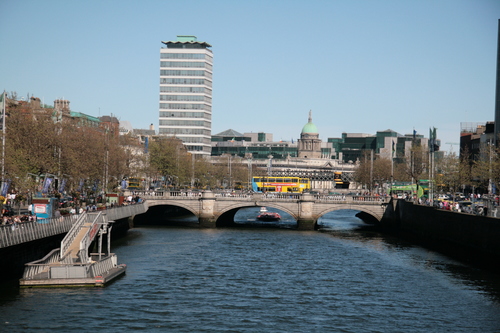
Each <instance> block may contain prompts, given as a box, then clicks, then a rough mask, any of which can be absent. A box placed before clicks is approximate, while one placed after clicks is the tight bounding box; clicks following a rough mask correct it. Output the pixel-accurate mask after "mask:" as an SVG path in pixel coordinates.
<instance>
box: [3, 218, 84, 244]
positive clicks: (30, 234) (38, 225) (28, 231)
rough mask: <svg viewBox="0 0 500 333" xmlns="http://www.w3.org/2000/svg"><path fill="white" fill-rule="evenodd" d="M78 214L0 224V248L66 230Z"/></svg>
mask: <svg viewBox="0 0 500 333" xmlns="http://www.w3.org/2000/svg"><path fill="white" fill-rule="evenodd" d="M77 218H78V215H68V216H64V217H58V218H53V219H43V220H38V221H32V222H21V223H15V224H10V225H3V226H0V248H3V247H8V246H13V245H17V244H21V243H26V242H30V241H33V240H36V239H40V238H45V237H50V236H54V235H58V234H62V233H66V232H68V230H69V229H70V228H71V226H72V225H73V224H74V223H75V220H76V219H77Z"/></svg>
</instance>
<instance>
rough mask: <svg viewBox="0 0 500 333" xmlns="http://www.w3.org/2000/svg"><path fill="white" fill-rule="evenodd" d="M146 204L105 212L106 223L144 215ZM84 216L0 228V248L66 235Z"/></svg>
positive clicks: (146, 208)
mask: <svg viewBox="0 0 500 333" xmlns="http://www.w3.org/2000/svg"><path fill="white" fill-rule="evenodd" d="M147 210H148V207H147V204H144V203H143V204H134V205H128V206H120V207H115V208H112V209H107V210H105V212H106V214H107V219H108V221H116V220H119V219H122V218H125V217H128V216H133V215H138V214H142V213H145V212H146V211H147ZM82 215H85V213H84V214H75V215H65V216H61V217H57V218H51V219H38V220H37V221H32V222H21V223H15V224H9V225H2V226H0V248H4V247H8V246H13V245H17V244H22V243H26V242H31V241H34V240H36V239H40V238H45V237H50V236H55V235H59V234H64V233H67V232H68V231H69V230H70V229H71V227H72V226H73V224H75V222H76V221H77V219H79V218H81V216H82Z"/></svg>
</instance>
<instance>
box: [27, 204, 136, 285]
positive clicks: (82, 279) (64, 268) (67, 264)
mask: <svg viewBox="0 0 500 333" xmlns="http://www.w3.org/2000/svg"><path fill="white" fill-rule="evenodd" d="M111 229H112V221H107V219H106V214H105V213H103V212H99V213H85V214H82V215H81V216H80V217H79V218H78V220H77V221H76V223H75V224H74V225H73V227H72V228H71V230H70V231H69V232H68V233H67V234H66V236H65V237H64V239H63V240H62V241H61V248H58V249H54V250H52V251H51V252H50V253H49V254H47V255H46V256H45V257H43V258H42V259H39V260H36V261H33V262H30V263H27V264H26V265H25V266H26V267H25V270H24V274H23V278H22V279H20V280H19V285H20V286H21V287H86V286H89V287H90V286H92V287H102V286H104V285H106V284H107V283H109V282H111V281H112V280H114V279H116V278H117V277H119V276H121V275H122V274H124V273H125V271H126V269H127V266H126V265H124V264H118V259H117V256H116V254H114V253H111V252H110V243H111ZM104 234H107V238H108V240H107V244H108V251H107V253H102V236H103V235H104ZM96 236H99V238H98V247H99V250H98V253H90V254H89V253H88V249H89V247H90V246H91V244H92V241H93V240H94V239H95V237H96Z"/></svg>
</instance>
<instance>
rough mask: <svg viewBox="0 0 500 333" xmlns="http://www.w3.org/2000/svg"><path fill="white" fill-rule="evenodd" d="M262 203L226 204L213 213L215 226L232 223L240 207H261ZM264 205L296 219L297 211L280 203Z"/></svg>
mask: <svg viewBox="0 0 500 333" xmlns="http://www.w3.org/2000/svg"><path fill="white" fill-rule="evenodd" d="M263 206H264V205H261V204H258V203H256V202H239V203H234V204H231V205H228V206H226V207H224V208H222V209H220V210H219V211H218V213H217V214H215V216H214V219H215V221H216V226H217V227H222V226H231V225H234V217H235V215H236V213H237V212H238V211H239V210H240V209H242V208H254V207H263ZM265 207H268V208H273V209H278V210H281V211H282V212H285V213H287V214H289V215H290V216H292V218H293V219H294V220H295V221H297V213H296V212H293V211H291V210H290V209H288V208H286V207H283V206H282V205H279V204H276V203H271V204H269V205H267V203H266V205H265Z"/></svg>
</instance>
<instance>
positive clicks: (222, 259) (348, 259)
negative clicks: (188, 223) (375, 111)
mask: <svg viewBox="0 0 500 333" xmlns="http://www.w3.org/2000/svg"><path fill="white" fill-rule="evenodd" d="M354 214H355V212H354V211H348V210H344V211H339V212H335V213H330V214H328V215H326V216H325V217H323V218H322V219H321V220H320V221H319V222H320V225H321V230H320V231H304V232H303V231H296V230H293V229H292V227H293V221H292V220H291V219H289V218H287V217H284V219H283V221H282V222H280V224H279V226H278V227H275V228H262V227H260V226H259V225H254V227H252V228H223V229H192V228H183V227H165V226H147V227H140V228H136V229H133V230H130V231H129V232H128V234H127V236H125V237H124V238H121V239H119V240H116V241H115V242H113V244H112V250H113V251H114V252H115V253H117V254H118V258H119V261H120V262H122V263H125V264H127V267H128V268H127V273H126V275H125V276H123V277H121V278H120V279H118V280H117V281H115V282H113V283H112V284H110V285H108V286H106V287H105V288H75V289H62V288H54V289H18V288H17V287H16V286H14V285H10V284H8V283H6V284H4V285H2V286H1V287H0V331H1V332H120V331H123V332H125V331H126V332H129V331H143V332H426V333H427V332H500V279H499V275H498V274H496V273H491V272H487V271H484V270H481V269H477V268H473V267H470V266H467V265H465V264H463V263H460V262H457V261H455V260H452V259H450V258H447V257H446V256H443V255H440V254H438V253H436V252H433V251H429V250H426V249H424V248H421V247H418V246H415V245H412V244H410V243H407V242H405V241H402V240H399V239H396V238H392V237H391V236H387V235H383V234H380V233H378V232H376V231H374V230H372V229H370V228H364V227H363V226H364V225H363V223H362V222H361V221H360V220H359V219H357V218H356V217H354ZM256 215H257V210H256V209H246V210H242V211H240V212H239V213H238V214H237V215H236V218H235V219H236V220H238V221H239V222H241V223H246V222H253V220H254V217H255V216H256ZM266 225H269V224H266Z"/></svg>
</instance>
